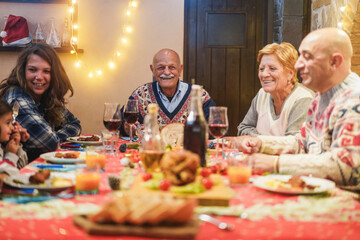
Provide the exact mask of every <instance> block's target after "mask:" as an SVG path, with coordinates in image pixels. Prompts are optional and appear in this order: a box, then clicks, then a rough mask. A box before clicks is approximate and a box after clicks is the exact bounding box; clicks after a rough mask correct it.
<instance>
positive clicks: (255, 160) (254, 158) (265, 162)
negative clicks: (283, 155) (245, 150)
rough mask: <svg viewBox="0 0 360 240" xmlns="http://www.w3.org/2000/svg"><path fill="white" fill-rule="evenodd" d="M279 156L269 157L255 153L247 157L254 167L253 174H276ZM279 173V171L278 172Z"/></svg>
mask: <svg viewBox="0 0 360 240" xmlns="http://www.w3.org/2000/svg"><path fill="white" fill-rule="evenodd" d="M278 157H279V156H274V155H267V154H262V153H254V154H251V155H248V156H247V157H246V161H249V162H250V163H251V166H252V172H253V174H263V173H266V172H271V173H272V172H274V164H275V160H276V159H277V158H278ZM276 172H277V171H276Z"/></svg>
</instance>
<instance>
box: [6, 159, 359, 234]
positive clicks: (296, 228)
mask: <svg viewBox="0 0 360 240" xmlns="http://www.w3.org/2000/svg"><path fill="white" fill-rule="evenodd" d="M39 162H43V160H42V159H40V158H39V159H37V160H36V163H39ZM32 164H34V163H32ZM121 170H122V166H121V164H120V160H119V158H118V159H110V160H109V161H108V162H107V165H106V171H105V172H104V173H103V177H102V183H101V191H100V194H98V195H97V196H96V197H95V198H94V199H95V200H94V201H95V202H97V203H101V202H103V201H104V199H105V198H106V197H107V196H108V193H109V191H110V190H109V187H108V186H107V182H106V176H107V175H108V174H111V173H119V172H120V171H121ZM22 171H23V172H26V171H31V167H27V168H25V169H23V170H22ZM234 191H235V192H236V198H234V199H233V200H232V201H231V204H232V205H233V204H239V203H241V204H244V206H245V207H248V206H252V205H253V204H255V203H259V202H262V201H269V200H271V201H273V202H275V203H281V202H284V201H286V200H294V199H297V198H298V196H287V195H279V194H275V193H269V192H266V191H264V190H261V189H257V188H256V187H254V186H253V185H251V184H249V185H247V186H244V187H237V188H234ZM339 191H341V190H339ZM71 201H74V202H76V201H77V200H76V199H73V200H71ZM356 209H357V210H359V209H360V204H357V206H356ZM354 210H355V209H354ZM218 218H219V219H221V220H224V221H227V222H229V223H233V224H234V225H235V229H234V230H233V231H223V230H219V229H217V228H216V227H214V226H213V225H210V224H208V223H203V224H202V225H201V227H200V228H199V232H198V234H197V237H196V239H207V240H211V239H214V240H215V239H360V220H358V221H348V222H335V223H334V222H300V221H293V222H292V221H286V220H284V219H279V220H274V219H272V218H265V219H262V220H259V221H250V220H242V219H240V218H237V217H225V216H223V217H218ZM0 239H81V240H83V239H122V240H123V239H143V238H137V237H127V236H114V237H105V236H90V235H88V234H87V233H86V232H85V231H84V230H82V229H80V228H78V227H76V226H75V225H74V224H73V222H72V218H71V217H68V218H65V219H55V218H54V219H49V220H14V219H9V218H6V219H1V218H0Z"/></svg>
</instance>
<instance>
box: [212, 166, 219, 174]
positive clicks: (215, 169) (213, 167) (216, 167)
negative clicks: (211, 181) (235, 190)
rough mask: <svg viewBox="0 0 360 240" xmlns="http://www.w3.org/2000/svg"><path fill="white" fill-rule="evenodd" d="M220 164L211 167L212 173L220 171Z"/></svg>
mask: <svg viewBox="0 0 360 240" xmlns="http://www.w3.org/2000/svg"><path fill="white" fill-rule="evenodd" d="M219 168H220V167H219V165H217V164H215V165H212V166H211V167H210V169H211V172H212V173H218V171H219Z"/></svg>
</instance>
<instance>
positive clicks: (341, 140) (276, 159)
mask: <svg viewBox="0 0 360 240" xmlns="http://www.w3.org/2000/svg"><path fill="white" fill-rule="evenodd" d="M299 52H300V57H299V59H298V60H297V62H296V64H295V68H296V69H297V70H298V71H299V72H300V76H301V78H302V80H303V81H302V83H303V84H304V85H305V86H306V87H308V88H310V89H312V90H314V91H316V92H317V93H316V95H315V97H314V99H313V100H312V103H311V104H310V107H309V110H308V116H307V119H306V121H305V122H304V123H303V125H302V126H301V128H300V133H299V135H298V136H295V137H294V136H289V137H268V136H259V137H257V138H251V139H244V140H243V141H242V142H241V147H242V148H243V150H244V151H245V152H248V153H253V154H251V155H250V156H249V158H248V159H249V160H252V161H253V169H254V171H255V172H260V173H262V172H275V173H285V174H291V175H299V174H311V175H312V176H314V177H320V178H327V179H331V180H333V181H335V182H336V184H338V185H339V186H343V187H347V188H350V189H355V190H359V189H360V172H359V171H360V78H359V76H358V75H357V74H355V73H353V72H351V57H352V53H353V51H352V46H351V42H350V39H349V37H348V35H347V34H346V33H345V32H344V31H342V30H340V29H337V28H324V29H320V30H316V31H314V32H311V33H310V34H308V35H307V36H306V37H305V38H304V39H303V41H302V42H301V45H300V47H299ZM258 152H260V153H258ZM273 155H275V156H273Z"/></svg>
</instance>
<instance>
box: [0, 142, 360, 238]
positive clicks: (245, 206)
mask: <svg viewBox="0 0 360 240" xmlns="http://www.w3.org/2000/svg"><path fill="white" fill-rule="evenodd" d="M123 143H128V141H127V140H122V139H119V144H123ZM125 156H127V157H129V156H131V158H133V159H132V161H134V162H138V161H139V154H138V151H137V150H133V149H127V150H126V152H124V153H122V152H119V151H118V152H117V155H116V156H107V160H106V166H105V170H104V171H103V172H102V173H101V182H100V191H99V193H98V194H94V195H76V194H75V195H74V194H65V197H64V198H63V197H62V196H61V194H59V196H53V197H52V198H49V199H47V200H46V201H42V200H39V201H29V202H21V201H16V199H17V198H21V196H15V195H14V196H12V195H11V196H12V197H8V195H4V192H6V191H4V190H6V188H7V186H6V185H5V184H4V185H3V193H2V200H0V239H11V240H14V239H79V240H80V239H81V240H84V239H106V240H110V239H121V240H126V239H148V238H146V237H144V236H142V237H139V236H126V235H119V236H102V235H92V234H88V233H87V232H86V231H85V230H84V229H83V228H81V227H78V226H77V225H75V224H74V221H73V218H74V216H75V215H77V214H82V213H84V212H85V213H86V212H91V211H94V212H96V211H98V210H99V209H100V208H101V206H103V205H104V203H105V202H107V201H108V200H109V199H112V198H113V196H114V195H116V194H119V193H122V192H126V191H129V189H131V186H132V183H133V180H134V179H136V176H137V175H138V174H141V171H142V170H141V169H140V167H139V165H138V164H136V163H135V164H134V165H131V166H130V167H129V166H124V165H123V164H122V161H121V159H123V158H124V157H125ZM211 157H213V156H209V158H211ZM38 164H47V161H46V160H45V159H43V158H41V157H39V158H37V159H36V160H35V161H33V162H31V163H30V164H28V165H27V166H26V167H24V168H22V169H21V170H20V172H21V173H33V172H36V171H38V169H37V168H36V165H38ZM62 174H64V175H66V174H67V175H69V176H70V177H71V175H72V176H73V177H74V174H75V173H74V171H69V172H63V173H62ZM110 175H117V176H119V177H120V178H121V187H122V189H121V190H118V191H113V190H112V189H111V188H110V187H109V183H108V178H109V176H110ZM258 177H261V176H255V175H253V176H251V180H252V181H254V180H256V179H257V178H258ZM222 178H223V179H224V181H226V180H227V176H226V173H225V174H224V175H222ZM7 190H8V189H7ZM231 190H232V191H233V197H232V198H231V199H230V201H229V206H225V207H224V206H199V207H197V208H195V214H196V215H197V214H201V213H206V214H211V215H212V216H214V217H215V218H216V219H218V220H220V221H223V222H226V223H228V224H231V225H232V226H233V228H232V229H231V230H223V229H219V228H218V227H216V226H214V225H213V224H210V223H208V222H202V221H201V222H200V225H199V228H198V231H197V234H196V236H195V237H194V238H195V239H199V240H200V239H206V240H217V239H360V202H359V197H358V195H357V194H355V193H352V192H348V191H345V190H342V189H340V188H338V187H335V188H333V189H331V190H329V191H327V192H325V193H321V194H310V195H307V194H305V195H303V194H280V193H277V192H271V191H267V190H265V189H262V188H259V187H257V186H255V185H254V184H252V183H251V182H250V183H248V184H243V185H240V186H231ZM6 196H7V197H6ZM14 199H15V200H14ZM34 199H36V198H34ZM12 200H14V201H12ZM196 215H195V216H196ZM149 239H150V238H149ZM164 239H166V238H164Z"/></svg>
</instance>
